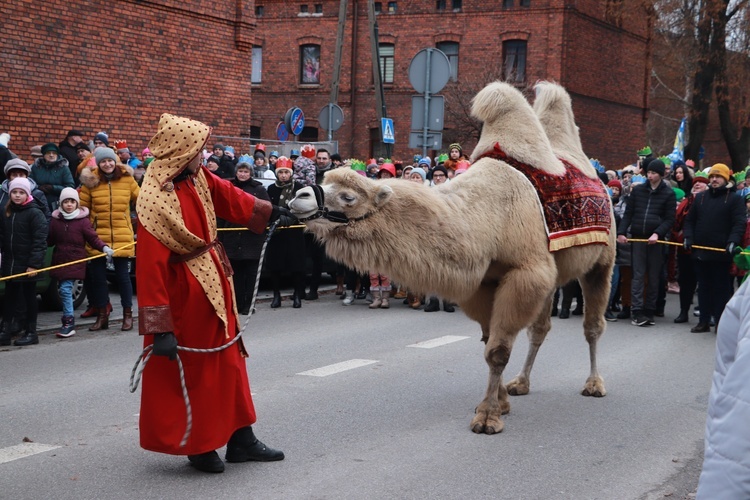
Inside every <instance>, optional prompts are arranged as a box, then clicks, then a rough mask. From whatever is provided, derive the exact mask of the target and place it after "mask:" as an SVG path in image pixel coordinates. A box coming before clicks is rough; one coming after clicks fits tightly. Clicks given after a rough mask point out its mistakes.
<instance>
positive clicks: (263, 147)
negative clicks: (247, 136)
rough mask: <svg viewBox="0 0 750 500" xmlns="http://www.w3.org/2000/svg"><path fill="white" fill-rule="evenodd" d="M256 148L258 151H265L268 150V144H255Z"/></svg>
mask: <svg viewBox="0 0 750 500" xmlns="http://www.w3.org/2000/svg"><path fill="white" fill-rule="evenodd" d="M255 150H256V151H263V152H264V153H265V152H266V145H265V144H258V145H257V146H255Z"/></svg>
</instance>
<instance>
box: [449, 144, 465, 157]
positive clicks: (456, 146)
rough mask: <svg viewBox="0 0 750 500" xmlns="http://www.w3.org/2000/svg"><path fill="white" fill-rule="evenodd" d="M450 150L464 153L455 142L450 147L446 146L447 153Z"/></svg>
mask: <svg viewBox="0 0 750 500" xmlns="http://www.w3.org/2000/svg"><path fill="white" fill-rule="evenodd" d="M451 149H457V150H458V152H459V153H462V154H463V152H464V150H463V149H461V145H460V144H459V143H457V142H454V143H453V144H451V145H450V146H448V151H450V150H451Z"/></svg>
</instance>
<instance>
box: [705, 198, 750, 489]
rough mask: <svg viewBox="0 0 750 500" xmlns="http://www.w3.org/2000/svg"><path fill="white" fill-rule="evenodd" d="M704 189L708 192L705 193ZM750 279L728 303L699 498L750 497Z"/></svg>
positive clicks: (721, 323)
mask: <svg viewBox="0 0 750 500" xmlns="http://www.w3.org/2000/svg"><path fill="white" fill-rule="evenodd" d="M701 194H702V193H701ZM748 380H750V281H745V283H743V285H742V286H741V287H740V288H739V290H737V293H735V294H734V297H732V299H731V300H730V301H729V303H728V304H727V306H726V307H725V308H724V314H722V315H721V320H720V321H719V328H718V331H717V334H716V361H715V364H714V373H713V377H712V382H711V392H710V394H709V397H708V418H707V419H706V439H705V457H704V460H703V471H702V472H701V476H700V481H699V483H698V494H697V497H696V498H697V499H699V500H723V499H726V500H735V499H738V498H750V425H748V422H750V384H748V383H747V381H748Z"/></svg>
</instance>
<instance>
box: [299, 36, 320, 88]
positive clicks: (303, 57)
mask: <svg viewBox="0 0 750 500" xmlns="http://www.w3.org/2000/svg"><path fill="white" fill-rule="evenodd" d="M299 63H300V83H302V84H319V83H320V45H315V44H308V45H301V46H300V48H299Z"/></svg>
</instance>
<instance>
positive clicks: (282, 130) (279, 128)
mask: <svg viewBox="0 0 750 500" xmlns="http://www.w3.org/2000/svg"><path fill="white" fill-rule="evenodd" d="M276 138H277V139H278V140H280V141H281V142H286V141H287V140H289V131H288V130H287V129H286V125H284V122H279V124H278V125H276Z"/></svg>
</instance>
